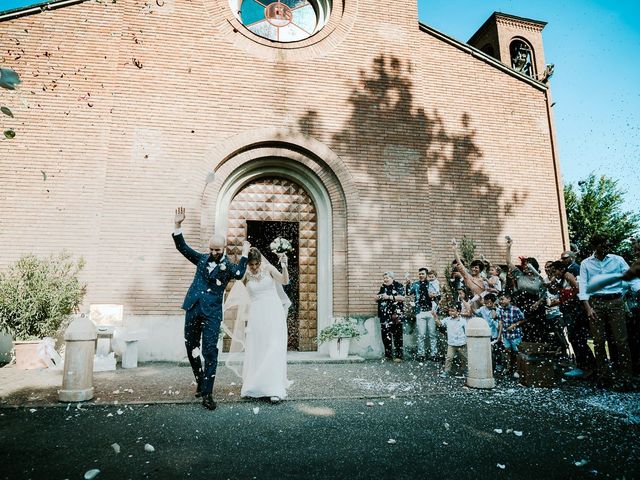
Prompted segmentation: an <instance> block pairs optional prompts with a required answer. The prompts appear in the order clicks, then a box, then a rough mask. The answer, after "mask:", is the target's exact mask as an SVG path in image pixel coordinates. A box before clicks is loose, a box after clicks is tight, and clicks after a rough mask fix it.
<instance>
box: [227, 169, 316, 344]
mask: <svg viewBox="0 0 640 480" xmlns="http://www.w3.org/2000/svg"><path fill="white" fill-rule="evenodd" d="M227 222H228V224H227V225H228V228H227V236H228V245H229V246H230V250H231V253H233V254H238V253H239V252H240V245H241V242H242V241H243V240H244V239H245V238H246V239H248V240H249V241H250V242H251V243H252V245H255V246H256V247H258V248H259V249H260V251H261V252H262V253H263V255H265V256H266V257H267V258H268V260H269V261H270V262H271V263H273V264H274V265H276V264H277V257H276V256H275V254H273V253H272V252H271V251H270V249H269V244H270V243H271V242H272V241H273V240H274V238H276V237H278V236H280V237H283V238H286V239H287V240H289V241H290V242H291V244H292V247H293V250H292V252H291V254H290V255H289V257H290V261H289V272H290V277H291V282H290V285H289V286H287V287H285V291H286V292H287V294H288V295H289V297H290V298H291V301H292V306H291V308H290V310H289V316H288V319H287V324H288V331H289V339H288V348H289V350H300V351H311V350H316V344H315V339H316V336H317V324H318V322H317V294H318V292H317V285H318V281H317V245H318V235H317V233H318V225H317V214H316V207H315V205H314V202H313V199H312V198H311V196H310V195H309V193H308V192H307V191H306V190H305V189H304V188H303V187H302V186H301V185H299V184H298V183H296V182H294V181H293V180H290V179H288V178H284V177H279V176H277V175H266V176H261V177H258V178H253V179H251V180H250V181H248V182H247V183H246V184H244V185H243V186H242V187H241V188H240V189H239V190H238V191H237V193H236V194H235V195H234V197H233V199H232V200H231V202H230V204H229V208H228V216H227Z"/></svg>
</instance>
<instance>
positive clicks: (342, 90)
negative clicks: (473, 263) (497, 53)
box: [0, 0, 563, 315]
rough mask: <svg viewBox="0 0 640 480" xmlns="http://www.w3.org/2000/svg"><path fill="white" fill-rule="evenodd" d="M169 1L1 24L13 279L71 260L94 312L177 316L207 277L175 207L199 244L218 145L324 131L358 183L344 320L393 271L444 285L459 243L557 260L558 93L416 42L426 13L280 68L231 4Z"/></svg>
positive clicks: (371, 26) (90, 5)
mask: <svg viewBox="0 0 640 480" xmlns="http://www.w3.org/2000/svg"><path fill="white" fill-rule="evenodd" d="M220 1H222V0H220ZM223 3H226V2H223ZM165 7H167V8H165ZM165 7H156V6H155V5H154V6H152V7H146V6H145V2H142V1H131V2H117V3H110V2H108V3H95V2H87V3H83V4H79V5H75V6H69V7H65V8H61V9H58V10H55V11H50V12H45V13H41V14H37V15H30V16H26V17H22V18H17V19H13V20H7V21H3V22H0V38H2V46H3V51H4V53H3V57H4V59H3V62H2V63H3V65H5V66H8V67H11V68H14V69H15V70H16V71H18V72H19V73H20V74H21V76H22V79H23V84H22V85H21V87H20V89H19V90H18V91H16V92H13V93H12V92H8V91H6V90H3V91H2V92H1V95H2V97H1V100H2V104H3V105H7V106H9V107H10V108H12V110H13V112H14V115H15V121H9V122H7V121H6V120H5V123H4V124H3V125H5V124H11V125H13V126H15V130H16V138H15V139H14V140H12V141H3V142H0V153H1V154H0V182H1V185H2V190H1V193H0V202H1V204H0V205H1V210H2V212H1V215H0V219H1V221H2V227H1V228H0V240H1V241H2V244H3V251H2V253H0V267H2V266H5V265H7V264H8V263H10V262H11V261H13V260H15V259H16V258H17V257H19V256H20V255H21V254H23V253H26V252H36V253H47V252H52V251H57V250H59V249H62V248H67V249H69V250H71V251H73V252H74V253H76V254H78V255H84V256H85V258H86V259H87V262H88V263H87V269H86V272H85V274H84V277H85V280H86V281H87V282H88V283H89V289H88V295H87V300H86V303H123V304H125V311H126V312H130V313H135V314H148V315H166V314H179V306H180V303H181V300H182V296H183V295H184V292H185V290H186V287H187V285H188V283H189V282H190V280H191V276H192V274H193V272H192V268H191V265H190V264H188V263H187V262H185V261H184V259H183V258H182V257H181V256H180V255H179V254H177V253H176V252H175V249H174V247H173V242H172V241H171V238H170V232H171V229H172V220H173V209H174V208H175V207H176V206H178V205H184V206H185V207H186V208H187V214H188V218H187V220H186V222H185V224H184V228H185V231H186V236H187V239H188V240H189V241H190V242H191V243H192V244H193V245H194V246H195V247H200V246H201V242H202V240H203V239H204V238H206V236H208V234H210V233H211V232H207V231H203V230H202V216H205V217H206V216H207V215H213V212H211V213H209V212H207V211H204V212H203V211H202V210H201V207H202V205H203V203H202V196H203V192H204V190H205V187H206V184H207V182H206V179H207V173H209V172H210V171H211V170H212V169H214V168H216V166H217V164H219V163H220V162H221V161H222V160H223V159H222V158H219V157H218V156H217V155H216V154H215V151H216V146H217V145H219V144H220V142H222V141H224V140H225V139H227V138H229V137H232V136H233V135H237V134H239V133H242V132H251V131H253V130H256V129H260V128H263V127H265V126H276V127H278V128H282V129H288V130H289V131H291V132H302V133H304V134H306V135H307V136H309V137H312V138H313V139H315V140H317V141H319V142H321V143H323V144H324V145H326V146H328V147H329V148H330V149H331V150H332V151H333V152H335V154H337V155H338V156H339V157H340V159H341V161H342V162H343V163H344V165H345V166H346V168H347V169H348V171H349V174H350V178H344V177H338V178H339V180H340V181H341V182H343V185H342V189H343V190H351V191H354V192H355V193H356V197H357V198H358V200H357V201H351V203H349V202H347V206H346V208H347V229H348V232H347V235H346V236H341V237H339V238H336V242H337V243H336V245H335V250H336V251H340V252H342V251H346V255H347V257H348V278H347V279H346V283H345V279H344V278H334V283H336V284H346V285H347V286H348V287H347V288H348V293H347V295H348V300H347V301H345V300H344V297H340V296H336V298H339V302H340V303H339V304H336V307H335V309H336V310H337V311H336V313H345V312H343V311H341V310H342V309H344V308H348V309H349V310H350V313H352V314H354V313H363V314H365V313H373V312H374V307H375V305H374V303H373V302H372V301H371V297H372V295H373V294H374V293H375V291H377V285H378V283H379V280H380V275H381V273H382V271H385V270H389V269H393V270H395V271H396V272H398V273H399V274H402V273H404V272H405V271H410V272H415V271H417V268H418V267H420V266H422V265H424V264H425V263H428V264H429V265H435V266H436V267H438V269H439V270H440V271H441V272H442V270H443V266H444V264H445V263H446V262H447V261H449V259H450V257H451V253H450V248H449V240H450V238H451V237H452V236H458V237H459V236H461V235H463V234H465V233H466V234H467V235H468V236H470V237H472V238H473V239H475V240H477V241H478V242H479V244H480V249H481V251H482V252H484V253H485V255H487V257H489V258H490V259H491V260H495V261H497V260H500V259H501V258H502V250H503V247H502V244H503V240H502V239H503V236H504V235H505V234H507V233H508V234H510V235H511V236H512V237H513V238H514V241H515V245H514V254H516V255H517V254H525V253H526V254H528V255H536V256H538V257H539V259H540V260H546V259H547V258H552V257H553V258H555V257H556V256H557V255H558V254H559V253H560V251H561V250H562V238H563V232H562V228H561V224H560V219H561V214H560V211H559V207H558V201H557V189H556V188H557V187H556V180H555V174H554V165H553V162H554V160H553V156H552V153H551V146H550V131H549V124H548V119H547V109H546V104H545V93H544V91H543V90H542V89H540V88H536V87H534V86H532V85H531V84H529V83H527V82H525V81H523V80H521V79H519V78H516V77H514V76H511V75H509V74H507V73H505V72H504V71H502V70H500V69H499V68H497V67H496V66H494V65H491V64H489V63H487V62H486V61H484V60H482V59H478V58H474V57H472V56H471V55H469V54H468V53H466V52H464V51H462V50H460V49H458V48H456V47H455V46H452V45H450V44H449V43H446V42H444V41H442V40H441V39H439V38H436V37H435V36H433V35H432V34H430V33H427V32H424V31H421V30H420V29H419V28H418V23H417V13H416V9H415V5H413V4H408V5H407V6H405V7H408V8H404V7H403V9H400V10H399V11H398V10H397V9H395V8H392V7H391V4H389V2H382V1H376V2H359V3H358V8H357V9H351V10H349V9H347V11H348V12H351V13H350V14H353V15H354V17H353V18H350V19H343V21H344V22H345V24H347V23H348V22H347V20H349V22H350V23H349V24H350V25H351V27H350V30H345V31H341V32H338V33H335V37H334V34H331V35H329V36H327V38H326V41H323V42H320V43H318V44H317V45H315V46H312V47H308V50H304V51H303V52H302V53H301V52H297V54H296V55H297V56H296V57H295V58H294V57H287V53H286V52H285V53H283V54H282V56H281V60H278V58H280V57H278V56H277V55H276V56H275V57H274V58H275V59H274V58H271V59H264V58H262V57H261V55H262V54H261V51H262V50H260V49H256V51H248V50H247V49H246V48H244V47H242V46H238V44H237V42H236V43H234V41H233V39H232V38H231V37H230V36H229V35H233V32H231V33H229V32H228V31H227V30H224V29H222V27H220V28H219V25H222V24H223V23H224V22H223V21H222V20H221V17H219V15H220V13H219V12H220V11H221V10H219V8H218V7H220V5H219V4H216V8H209V7H205V4H204V2H202V1H196V0H194V1H191V2H176V3H174V2H171V1H166V2H165ZM163 8H164V10H163ZM220 8H222V7H220ZM150 12H153V13H150ZM338 34H339V35H340V36H338ZM334 38H335V39H336V40H334ZM256 45H257V44H256ZM261 48H270V47H264V46H262V45H261ZM7 51H9V52H8V53H7ZM307 52H308V56H307V58H305V55H307ZM18 56H20V58H17V57H18ZM134 59H135V60H136V62H140V63H141V65H142V68H138V67H137V66H136V65H134ZM54 81H55V83H54ZM54 85H55V88H54ZM42 172H45V174H46V179H45V176H44V174H43V173H42ZM205 223H206V222H205ZM344 238H346V239H347V241H346V242H347V245H346V246H345V245H344V240H343V239H344ZM340 271H343V270H340ZM336 301H338V300H336ZM347 305H348V306H347Z"/></svg>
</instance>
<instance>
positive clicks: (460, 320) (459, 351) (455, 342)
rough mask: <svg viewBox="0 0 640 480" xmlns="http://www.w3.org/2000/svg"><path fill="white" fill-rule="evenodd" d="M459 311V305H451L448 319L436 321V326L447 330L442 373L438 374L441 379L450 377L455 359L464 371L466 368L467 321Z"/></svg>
mask: <svg viewBox="0 0 640 480" xmlns="http://www.w3.org/2000/svg"><path fill="white" fill-rule="evenodd" d="M461 310H462V309H461V306H460V304H452V305H451V306H449V316H448V317H446V318H444V319H443V320H442V321H440V319H436V322H437V324H438V326H441V327H444V328H446V330H447V356H446V358H445V361H444V371H443V372H442V373H441V374H440V376H441V377H443V378H447V377H449V376H450V375H451V367H452V366H453V360H454V359H455V358H456V357H459V358H460V360H461V363H462V368H463V369H465V370H466V368H467V335H466V328H467V319H466V318H464V317H462V316H461V315H460V313H461Z"/></svg>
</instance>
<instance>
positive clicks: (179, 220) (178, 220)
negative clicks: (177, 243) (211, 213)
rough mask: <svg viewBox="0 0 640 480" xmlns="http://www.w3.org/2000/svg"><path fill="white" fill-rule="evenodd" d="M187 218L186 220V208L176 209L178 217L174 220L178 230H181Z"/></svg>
mask: <svg viewBox="0 0 640 480" xmlns="http://www.w3.org/2000/svg"><path fill="white" fill-rule="evenodd" d="M185 218H186V215H185V214H184V207H178V208H176V215H175V217H174V220H173V221H174V223H175V226H176V230H177V229H178V228H180V226H181V225H182V222H183V221H184V219H185Z"/></svg>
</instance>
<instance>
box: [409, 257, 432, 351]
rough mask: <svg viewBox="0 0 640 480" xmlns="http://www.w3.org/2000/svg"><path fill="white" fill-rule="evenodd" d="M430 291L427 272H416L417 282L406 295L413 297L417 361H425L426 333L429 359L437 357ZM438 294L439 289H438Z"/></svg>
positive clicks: (422, 270)
mask: <svg viewBox="0 0 640 480" xmlns="http://www.w3.org/2000/svg"><path fill="white" fill-rule="evenodd" d="M432 293H433V291H432V290H431V282H430V281H429V279H428V270H427V268H426V267H423V268H421V269H419V270H418V281H416V282H413V283H412V284H410V285H409V288H408V291H407V295H412V296H413V297H414V304H415V307H414V311H415V314H416V330H417V341H418V352H417V357H416V359H417V360H418V361H421V362H422V361H424V360H426V355H425V339H426V336H427V332H428V335H429V359H430V360H435V359H436V356H437V340H438V337H437V332H436V321H435V319H436V317H437V314H436V312H435V311H434V304H435V302H434V301H433V298H434V297H432ZM438 293H439V288H438Z"/></svg>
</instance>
